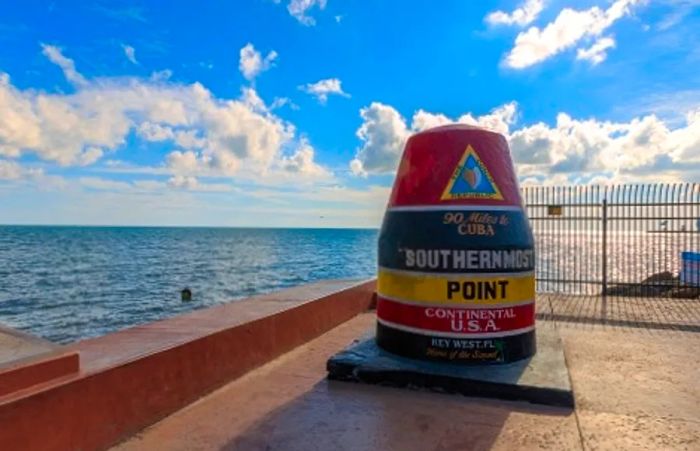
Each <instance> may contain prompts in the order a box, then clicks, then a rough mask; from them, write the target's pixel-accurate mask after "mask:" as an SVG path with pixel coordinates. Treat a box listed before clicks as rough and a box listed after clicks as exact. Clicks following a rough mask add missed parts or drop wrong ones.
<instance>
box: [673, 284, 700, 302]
mask: <svg viewBox="0 0 700 451" xmlns="http://www.w3.org/2000/svg"><path fill="white" fill-rule="evenodd" d="M666 296H668V297H671V298H675V299H697V298H700V287H676V288H672V289H670V290H669V291H668V292H667V293H666Z"/></svg>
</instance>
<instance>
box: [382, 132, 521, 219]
mask: <svg viewBox="0 0 700 451" xmlns="http://www.w3.org/2000/svg"><path fill="white" fill-rule="evenodd" d="M421 205H425V206H432V205H510V206H522V201H521V198H520V191H519V189H518V183H517V179H516V176H515V173H514V170H513V162H512V161H511V158H510V152H509V150H508V143H507V142H506V139H505V138H504V137H503V135H501V134H499V133H496V132H493V131H490V130H486V129H483V128H479V127H474V126H470V125H464V124H453V125H445V126H441V127H435V128H431V129H429V130H425V131H423V132H420V133H417V134H415V135H413V136H411V138H409V140H408V141H407V143H406V147H405V150H404V153H403V157H402V158H401V163H400V165H399V169H398V171H397V174H396V182H395V183H394V188H393V190H392V193H391V197H390V198H389V207H390V208H391V207H403V206H421Z"/></svg>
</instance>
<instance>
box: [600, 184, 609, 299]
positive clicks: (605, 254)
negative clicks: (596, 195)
mask: <svg viewBox="0 0 700 451" xmlns="http://www.w3.org/2000/svg"><path fill="white" fill-rule="evenodd" d="M606 191H607V190H606ZM602 207H603V246H602V247H603V249H602V251H603V252H602V254H603V257H602V259H603V260H602V265H601V266H602V271H603V300H605V297H606V296H607V293H608V199H607V196H605V197H603V204H602Z"/></svg>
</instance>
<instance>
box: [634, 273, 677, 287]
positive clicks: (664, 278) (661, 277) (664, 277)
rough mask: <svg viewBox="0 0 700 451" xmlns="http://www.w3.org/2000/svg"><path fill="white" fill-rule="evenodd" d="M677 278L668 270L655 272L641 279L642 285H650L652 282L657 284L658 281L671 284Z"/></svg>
mask: <svg viewBox="0 0 700 451" xmlns="http://www.w3.org/2000/svg"><path fill="white" fill-rule="evenodd" d="M676 280H677V278H676V277H674V276H673V273H671V272H669V271H663V272H659V273H656V274H652V275H651V276H649V277H647V278H646V279H644V280H642V285H652V284H659V283H664V284H668V285H670V284H672V283H673V282H675V281H676Z"/></svg>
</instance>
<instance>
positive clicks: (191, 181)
mask: <svg viewBox="0 0 700 451" xmlns="http://www.w3.org/2000/svg"><path fill="white" fill-rule="evenodd" d="M198 184H199V183H198V182H197V178H196V177H192V176H186V175H176V176H173V177H171V178H170V179H168V186H169V187H171V188H182V189H195V188H197V186H198Z"/></svg>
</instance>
